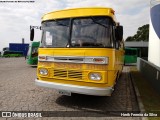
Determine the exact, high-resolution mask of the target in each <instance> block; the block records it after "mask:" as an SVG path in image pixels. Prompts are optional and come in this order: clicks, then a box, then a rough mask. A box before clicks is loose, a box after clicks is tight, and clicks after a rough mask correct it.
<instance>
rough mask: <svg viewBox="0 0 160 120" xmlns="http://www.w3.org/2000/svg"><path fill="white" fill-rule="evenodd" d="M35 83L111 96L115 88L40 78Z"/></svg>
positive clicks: (81, 92) (71, 90)
mask: <svg viewBox="0 0 160 120" xmlns="http://www.w3.org/2000/svg"><path fill="white" fill-rule="evenodd" d="M35 84H36V85H38V86H42V87H48V88H54V89H57V90H66V91H69V92H71V93H79V94H86V95H95V96H111V94H112V92H113V90H114V89H113V87H106V88H97V87H88V86H77V85H71V84H61V83H54V82H48V81H42V80H38V79H36V80H35Z"/></svg>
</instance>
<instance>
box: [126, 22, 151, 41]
mask: <svg viewBox="0 0 160 120" xmlns="http://www.w3.org/2000/svg"><path fill="white" fill-rule="evenodd" d="M148 40H149V24H146V25H143V26H142V27H139V28H138V30H137V33H136V34H135V35H134V36H129V37H127V39H126V41H148Z"/></svg>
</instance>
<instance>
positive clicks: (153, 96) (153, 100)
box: [131, 67, 160, 120]
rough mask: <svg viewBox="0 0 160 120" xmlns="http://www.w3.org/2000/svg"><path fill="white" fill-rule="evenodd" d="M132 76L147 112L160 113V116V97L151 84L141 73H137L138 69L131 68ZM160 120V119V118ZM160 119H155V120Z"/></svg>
mask: <svg viewBox="0 0 160 120" xmlns="http://www.w3.org/2000/svg"><path fill="white" fill-rule="evenodd" d="M131 74H132V77H133V80H134V81H135V83H136V85H137V87H138V90H139V93H140V98H141V100H142V102H143V105H144V108H145V110H146V112H149V113H158V115H159V116H160V95H159V94H158V93H157V92H156V90H155V89H154V88H153V87H152V86H151V84H150V82H149V81H148V80H147V79H146V78H144V76H143V75H142V74H141V73H140V72H139V71H137V69H136V67H132V68H131ZM158 119H160V117H159V118H158ZM158 119H157V118H155V119H154V120H158Z"/></svg>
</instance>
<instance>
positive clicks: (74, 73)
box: [53, 69, 83, 80]
mask: <svg viewBox="0 0 160 120" xmlns="http://www.w3.org/2000/svg"><path fill="white" fill-rule="evenodd" d="M53 71H54V72H53V77H54V78H58V79H68V80H82V76H83V75H82V71H78V70H63V69H54V70H53Z"/></svg>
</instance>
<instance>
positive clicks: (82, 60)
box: [38, 55, 109, 64]
mask: <svg viewBox="0 0 160 120" xmlns="http://www.w3.org/2000/svg"><path fill="white" fill-rule="evenodd" d="M40 56H45V57H46V60H40V59H39V57H38V61H46V62H67V63H90V64H108V62H109V59H108V57H102V56H100V57H99V56H90V57H82V56H50V55H40ZM95 58H102V59H104V62H103V63H98V62H97V63H96V62H93V59H95Z"/></svg>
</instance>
